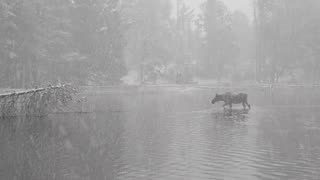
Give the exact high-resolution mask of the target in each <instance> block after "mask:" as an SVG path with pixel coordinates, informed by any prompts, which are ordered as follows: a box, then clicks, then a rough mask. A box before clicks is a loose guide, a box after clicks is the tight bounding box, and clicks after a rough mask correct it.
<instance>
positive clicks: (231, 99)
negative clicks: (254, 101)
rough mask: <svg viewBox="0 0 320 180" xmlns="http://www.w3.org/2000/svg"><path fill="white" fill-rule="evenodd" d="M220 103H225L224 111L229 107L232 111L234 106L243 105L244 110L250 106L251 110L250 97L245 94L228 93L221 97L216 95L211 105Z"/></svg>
mask: <svg viewBox="0 0 320 180" xmlns="http://www.w3.org/2000/svg"><path fill="white" fill-rule="evenodd" d="M220 101H223V102H224V105H223V108H224V109H225V107H226V106H227V105H229V107H230V110H232V104H242V106H243V108H244V110H245V109H246V106H248V108H249V110H250V109H251V106H250V104H249V103H248V95H247V94H245V93H239V94H232V93H230V92H227V93H225V94H221V95H219V94H216V96H215V98H214V99H212V101H211V103H212V104H215V103H216V102H220Z"/></svg>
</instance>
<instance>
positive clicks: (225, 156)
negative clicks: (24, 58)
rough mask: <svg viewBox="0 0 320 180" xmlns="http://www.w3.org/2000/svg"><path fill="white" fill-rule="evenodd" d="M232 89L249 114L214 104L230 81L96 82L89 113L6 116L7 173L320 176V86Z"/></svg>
mask: <svg viewBox="0 0 320 180" xmlns="http://www.w3.org/2000/svg"><path fill="white" fill-rule="evenodd" d="M232 90H233V91H235V92H236V91H245V92H248V94H249V103H250V104H251V105H252V109H251V110H250V112H249V113H248V114H245V115H238V116H233V117H227V116H224V115H223V113H222V112H223V109H222V104H216V105H212V104H210V102H211V99H212V98H213V97H214V95H215V93H217V92H225V91H226V89H223V88H219V89H217V88H204V87H202V88H198V87H188V86H176V87H153V88H148V87H136V88H129V89H128V88H121V89H117V88H99V89H94V90H86V91H84V92H83V93H82V95H84V96H87V101H86V104H87V106H89V108H87V109H86V110H85V111H83V112H65V113H60V114H51V115H49V116H48V117H10V118H5V119H2V120H1V121H2V123H1V126H0V128H1V129H0V130H1V131H0V133H1V134H0V135H1V136H0V145H1V146H0V147H1V149H0V179H16V180H20V179H34V180H36V179H39V180H41V179H49V180H54V179H57V180H64V179H66V180H69V179H75V180H103V179H106V180H113V179H114V180H129V179H136V180H143V179H145V180H158V179H159V180H162V179H166V180H180V179H184V180H187V179H190V180H205V179H208V180H209V179H210V180H212V179H217V180H219V179H224V180H236V179H237V180H238V179H244V180H251V179H252V180H268V179H272V180H273V179H293V180H294V179H296V180H301V179H308V180H313V179H314V180H318V179H320V106H319V104H320V103H318V102H319V101H318V100H319V97H320V94H319V93H318V90H314V89H307V90H305V89H302V88H301V89H289V90H287V89H274V90H272V91H271V90H264V89H252V88H243V89H232ZM234 108H235V109H241V108H242V106H235V107H234Z"/></svg>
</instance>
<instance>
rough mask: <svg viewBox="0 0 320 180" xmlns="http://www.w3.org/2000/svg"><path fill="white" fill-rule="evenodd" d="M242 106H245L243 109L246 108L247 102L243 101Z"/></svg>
mask: <svg viewBox="0 0 320 180" xmlns="http://www.w3.org/2000/svg"><path fill="white" fill-rule="evenodd" d="M242 106H243V110H246V104H245V103H244V102H243V103H242Z"/></svg>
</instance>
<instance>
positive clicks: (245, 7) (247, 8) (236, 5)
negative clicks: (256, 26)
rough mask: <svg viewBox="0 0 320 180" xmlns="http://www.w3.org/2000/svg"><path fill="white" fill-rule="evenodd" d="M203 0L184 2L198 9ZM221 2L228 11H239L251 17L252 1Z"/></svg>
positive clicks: (227, 0) (225, 0)
mask: <svg viewBox="0 0 320 180" xmlns="http://www.w3.org/2000/svg"><path fill="white" fill-rule="evenodd" d="M203 1H204V0H186V2H188V3H189V4H190V5H191V6H193V7H198V6H199V4H200V3H201V2H203ZM221 1H223V2H224V3H225V4H226V5H227V7H228V8H229V10H231V11H235V10H241V11H243V12H244V13H246V14H247V15H248V16H250V18H251V17H252V0H221Z"/></svg>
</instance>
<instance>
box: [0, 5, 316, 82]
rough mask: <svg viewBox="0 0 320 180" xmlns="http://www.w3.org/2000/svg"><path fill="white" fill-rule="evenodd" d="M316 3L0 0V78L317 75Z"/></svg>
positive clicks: (270, 78)
mask: <svg viewBox="0 0 320 180" xmlns="http://www.w3.org/2000/svg"><path fill="white" fill-rule="evenodd" d="M319 6H320V3H319V2H318V1H317V0H306V1H298V0H291V1H288V0H247V1H241V2H240V1H231V0H224V1H218V0H217V1H216V0H214V1H213V0H212V1H205V0H203V1H200V0H199V1H190V0H189V1H187V0H161V1H159V0H134V1H132V0H91V1H87V0H68V1H61V0H50V1H49V0H28V1H26V0H1V1H0V12H1V13H0V22H1V23H0V40H1V41H0V42H1V43H0V47H1V48H0V63H1V65H0V72H1V77H0V80H1V85H0V86H1V87H10V88H27V87H34V86H41V85H44V84H48V83H51V84H57V83H59V82H70V83H74V84H76V85H110V84H113V85H114V84H122V83H125V84H140V83H148V82H152V83H172V82H175V83H176V82H184V83H186V82H198V83H199V82H202V81H201V80H210V81H227V82H244V81H246V82H268V83H275V82H281V83H301V82H304V83H306V82H307V83H316V82H318V80H319V77H320V76H319V72H318V71H317V69H318V67H319V60H318V59H319V52H320V51H319V48H320V36H319V31H320V21H319V17H320V16H319V11H318V10H319ZM179 78H180V80H179V81H178V79H179Z"/></svg>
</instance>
